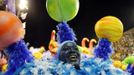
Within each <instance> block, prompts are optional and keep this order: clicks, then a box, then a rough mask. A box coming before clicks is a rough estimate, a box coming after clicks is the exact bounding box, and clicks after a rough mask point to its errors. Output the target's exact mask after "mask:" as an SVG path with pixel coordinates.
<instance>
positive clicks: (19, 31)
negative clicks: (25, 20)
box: [0, 11, 25, 50]
mask: <svg viewBox="0 0 134 75" xmlns="http://www.w3.org/2000/svg"><path fill="white" fill-rule="evenodd" d="M24 34H25V30H24V28H23V26H22V22H21V21H20V20H19V19H18V17H17V16H16V15H14V14H12V13H10V12H6V11H0V50H3V49H4V48H5V47H8V46H9V45H10V44H12V43H15V42H16V41H19V40H20V39H23V38H24Z"/></svg>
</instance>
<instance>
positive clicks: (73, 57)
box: [59, 42, 80, 69]
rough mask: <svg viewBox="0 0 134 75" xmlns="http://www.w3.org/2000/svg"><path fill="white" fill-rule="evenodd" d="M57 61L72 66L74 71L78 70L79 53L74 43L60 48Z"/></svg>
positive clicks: (68, 43) (67, 43)
mask: <svg viewBox="0 0 134 75" xmlns="http://www.w3.org/2000/svg"><path fill="white" fill-rule="evenodd" d="M59 60H61V61H63V62H64V63H70V64H72V65H74V66H75V68H76V69H79V64H80V53H79V50H78V47H77V45H76V44H75V43H74V42H66V43H64V44H63V46H62V47H61V51H60V54H59Z"/></svg>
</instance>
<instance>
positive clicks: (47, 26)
mask: <svg viewBox="0 0 134 75" xmlns="http://www.w3.org/2000/svg"><path fill="white" fill-rule="evenodd" d="M45 1H46V0H29V3H30V4H29V12H28V16H27V26H26V36H25V40H26V41H27V42H29V43H30V45H32V46H35V47H40V46H42V45H43V46H45V47H46V48H47V45H48V43H49V40H50V35H51V31H52V30H53V29H56V25H57V24H58V22H56V21H54V20H53V19H51V18H50V17H49V15H48V14H47V11H46V7H45V6H46V5H45ZM107 15H113V16H116V17H118V18H119V19H120V20H121V21H122V22H123V24H124V29H125V31H126V30H128V29H130V28H132V27H134V0H80V9H79V12H78V14H77V16H76V17H75V18H74V19H73V20H71V21H69V22H68V24H69V25H70V27H72V28H73V30H74V32H75V34H76V35H77V36H76V37H77V39H78V41H77V43H78V44H80V41H81V39H82V38H83V37H88V38H95V37H96V35H95V33H94V25H95V23H96V22H97V21H98V20H99V19H100V18H102V17H104V16H107Z"/></svg>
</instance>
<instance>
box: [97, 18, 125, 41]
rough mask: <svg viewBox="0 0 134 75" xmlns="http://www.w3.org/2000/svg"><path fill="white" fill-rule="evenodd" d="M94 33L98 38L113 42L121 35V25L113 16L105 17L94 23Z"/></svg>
mask: <svg viewBox="0 0 134 75" xmlns="http://www.w3.org/2000/svg"><path fill="white" fill-rule="evenodd" d="M95 32H96V35H97V36H98V37H99V38H107V39H108V40H109V41H111V42H115V41H117V40H119V39H120V38H121V36H122V34H123V24H122V22H121V21H120V20H119V19H118V18H116V17H114V16H106V17H103V18H101V19H100V20H99V21H98V22H97V23H96V25H95Z"/></svg>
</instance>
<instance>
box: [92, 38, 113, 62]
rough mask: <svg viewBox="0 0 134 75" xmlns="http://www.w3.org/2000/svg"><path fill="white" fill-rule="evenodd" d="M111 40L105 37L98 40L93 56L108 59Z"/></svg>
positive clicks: (110, 50)
mask: <svg viewBox="0 0 134 75" xmlns="http://www.w3.org/2000/svg"><path fill="white" fill-rule="evenodd" d="M111 45H112V44H111V42H110V41H108V40H107V39H105V38H102V39H100V40H99V42H98V45H97V47H96V48H95V49H94V55H95V57H98V58H102V59H103V60H107V59H109V57H110V55H111V54H112V51H113V49H112V47H111Z"/></svg>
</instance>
